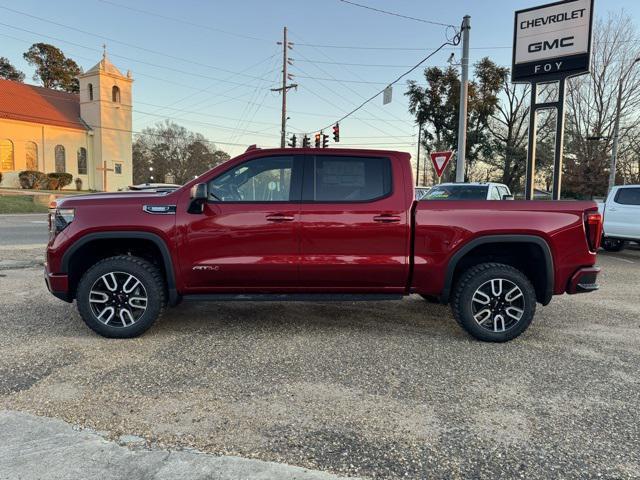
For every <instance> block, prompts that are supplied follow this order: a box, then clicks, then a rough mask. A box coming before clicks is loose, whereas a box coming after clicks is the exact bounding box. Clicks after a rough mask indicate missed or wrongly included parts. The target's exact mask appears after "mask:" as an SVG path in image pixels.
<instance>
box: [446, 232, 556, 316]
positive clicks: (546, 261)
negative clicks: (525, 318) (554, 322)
mask: <svg viewBox="0 0 640 480" xmlns="http://www.w3.org/2000/svg"><path fill="white" fill-rule="evenodd" d="M505 244H507V245H509V244H513V245H518V246H519V248H522V247H525V248H526V246H527V245H529V246H531V247H533V248H535V249H537V251H538V252H540V253H539V254H540V256H541V257H542V259H543V267H544V272H542V274H541V275H539V276H538V275H533V276H534V277H535V278H531V273H532V272H531V269H529V272H523V273H525V274H527V276H529V277H530V280H532V282H533V283H534V287H536V297H537V300H538V301H539V302H540V303H541V304H543V305H547V304H548V303H549V302H550V301H551V297H552V296H553V288H554V278H555V274H554V266H553V256H552V254H551V248H550V247H549V244H548V243H547V241H546V240H545V239H543V238H542V237H539V236H536V235H487V236H483V237H479V238H475V239H473V240H471V241H469V242H468V243H466V244H464V245H463V246H462V247H461V248H460V249H458V251H456V252H455V253H454V254H453V255H452V256H451V259H450V260H449V264H448V265H447V270H446V273H445V283H444V288H443V289H442V294H441V295H440V301H441V302H442V303H445V304H446V303H449V300H450V299H451V291H452V289H453V286H454V284H455V281H456V279H457V276H459V274H460V273H461V272H460V268H458V267H460V266H462V267H464V265H465V264H468V265H467V267H464V269H465V270H466V268H468V267H470V266H472V265H475V264H478V263H482V262H484V261H488V260H487V259H486V258H485V257H483V255H484V254H486V253H485V252H486V251H487V250H488V248H491V247H492V246H496V247H497V246H501V245H505ZM476 253H477V254H478V255H475V254H476ZM503 257H509V255H508V254H504V253H503ZM500 258H501V257H498V258H494V259H491V260H490V261H496V262H499V261H500ZM512 258H515V257H512ZM506 263H507V264H509V265H512V266H516V268H518V266H517V265H515V264H514V263H517V262H509V261H507V262H506ZM530 265H532V264H530ZM532 269H533V270H534V272H537V269H536V268H535V266H533V267H532Z"/></svg>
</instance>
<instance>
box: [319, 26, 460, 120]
mask: <svg viewBox="0 0 640 480" xmlns="http://www.w3.org/2000/svg"><path fill="white" fill-rule="evenodd" d="M458 43H460V34H456V36H455V37H454V39H453V40H452V41H446V42H444V43H443V44H442V45H440V46H439V47H438V48H436V49H435V50H434V51H433V52H431V53H430V54H429V55H427V56H426V57H424V58H423V59H422V60H420V61H419V62H418V63H416V64H415V65H414V66H413V67H412V68H410V69H409V70H407V71H406V72H404V73H403V74H401V75H400V76H399V77H397V78H396V79H395V80H393V81H392V82H390V83H389V85H388V86H389V87H390V86H392V85H394V84H395V83H397V82H399V81H400V80H401V79H402V78H404V77H406V76H407V75H409V74H410V73H411V72H413V71H414V70H415V69H417V68H418V67H420V65H422V64H423V63H424V62H426V61H427V60H428V59H430V58H431V57H433V56H434V55H435V54H436V53H438V52H439V51H440V50H442V49H443V48H444V47H445V46H446V45H454V46H455V45H457V44H458ZM384 90H385V89H382V90H380V91H379V92H377V93H376V94H374V95H372V96H371V97H369V98H368V99H367V100H365V101H364V102H362V103H361V104H360V105H358V106H357V107H356V108H354V109H353V110H351V111H350V112H349V113H346V114H345V115H343V116H342V117H340V118H339V119H338V120H336V121H335V122H332V123H330V124H329V125H327V126H326V127H324V128H322V129H320V130H325V129H328V128H329V127H331V126H332V125H333V124H335V123H339V122H342V121H343V120H344V119H345V118H347V117H349V116H350V115H352V114H354V113H355V112H357V111H358V110H360V109H361V108H362V107H364V106H365V105H366V104H367V103H369V102H370V101H371V100H373V99H374V98H376V97H378V96H379V95H380V94H381V93H382V92H384Z"/></svg>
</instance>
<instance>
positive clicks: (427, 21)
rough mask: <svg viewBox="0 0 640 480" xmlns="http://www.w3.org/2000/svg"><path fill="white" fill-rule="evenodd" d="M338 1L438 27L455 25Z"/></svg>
mask: <svg viewBox="0 0 640 480" xmlns="http://www.w3.org/2000/svg"><path fill="white" fill-rule="evenodd" d="M340 1H341V2H342V3H348V4H349V5H353V6H355V7H360V8H366V9H367V10H372V11H374V12H378V13H384V14H385V15H392V16H394V17H400V18H406V19H407V20H415V21H416V22H422V23H428V24H430V25H438V26H440V27H453V28H455V27H456V26H455V25H451V24H449V23H441V22H435V21H433V20H425V19H424V18H417V17H410V16H408V15H402V14H400V13H395V12H389V11H388V10H381V9H379V8H373V7H370V6H368V5H361V4H360V3H356V2H351V1H349V0H340Z"/></svg>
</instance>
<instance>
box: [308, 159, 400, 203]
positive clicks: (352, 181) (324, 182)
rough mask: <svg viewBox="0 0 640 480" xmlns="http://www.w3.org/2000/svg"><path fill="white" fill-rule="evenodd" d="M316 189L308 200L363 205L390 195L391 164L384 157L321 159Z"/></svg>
mask: <svg viewBox="0 0 640 480" xmlns="http://www.w3.org/2000/svg"><path fill="white" fill-rule="evenodd" d="M313 166H314V168H313V178H312V180H313V185H312V186H311V191H309V190H310V189H309V188H307V192H305V198H306V199H307V200H315V201H319V202H362V201H371V200H376V199H378V198H382V197H384V196H386V195H388V194H390V193H391V162H390V161H389V159H388V158H381V157H372V158H365V157H343V156H330V155H326V156H325V155H322V156H320V155H318V156H316V157H315V158H314V162H313Z"/></svg>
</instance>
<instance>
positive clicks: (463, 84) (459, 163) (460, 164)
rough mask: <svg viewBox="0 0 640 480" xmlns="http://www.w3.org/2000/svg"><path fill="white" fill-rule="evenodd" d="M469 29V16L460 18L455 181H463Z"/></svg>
mask: <svg viewBox="0 0 640 480" xmlns="http://www.w3.org/2000/svg"><path fill="white" fill-rule="evenodd" d="M469 30H471V17H470V16H469V15H465V16H464V18H463V19H462V75H461V78H460V117H459V120H458V152H457V157H456V182H464V166H465V153H466V150H467V97H468V94H469Z"/></svg>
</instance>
